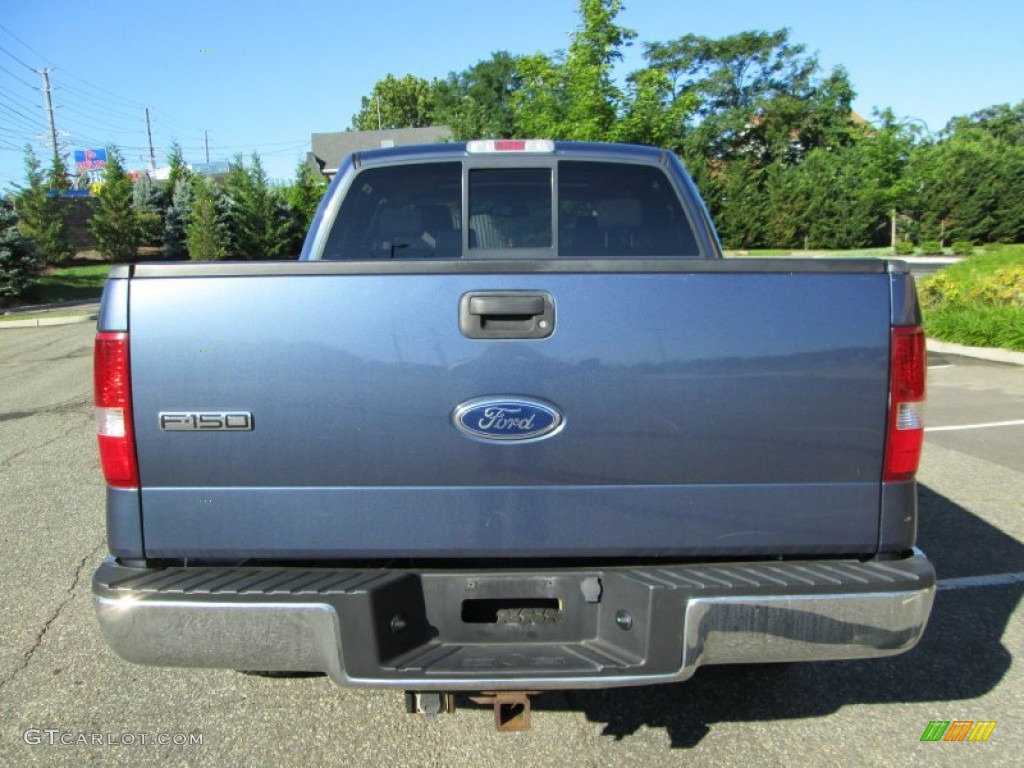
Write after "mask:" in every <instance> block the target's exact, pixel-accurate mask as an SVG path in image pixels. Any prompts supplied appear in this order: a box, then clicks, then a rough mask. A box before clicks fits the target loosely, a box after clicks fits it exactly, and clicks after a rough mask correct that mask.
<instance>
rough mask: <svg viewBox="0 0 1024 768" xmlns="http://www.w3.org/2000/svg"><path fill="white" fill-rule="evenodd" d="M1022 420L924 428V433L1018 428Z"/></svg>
mask: <svg viewBox="0 0 1024 768" xmlns="http://www.w3.org/2000/svg"><path fill="white" fill-rule="evenodd" d="M1021 424H1024V419H1016V420H1015V421H990V422H988V423H987V424H957V425H954V426H950V427H925V428H924V431H925V432H956V431H958V430H961V429H988V428H990V427H1019V426H1020V425H1021Z"/></svg>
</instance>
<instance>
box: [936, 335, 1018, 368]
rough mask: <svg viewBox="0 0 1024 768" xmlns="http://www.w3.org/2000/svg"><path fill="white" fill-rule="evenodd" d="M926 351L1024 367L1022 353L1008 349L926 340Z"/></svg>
mask: <svg viewBox="0 0 1024 768" xmlns="http://www.w3.org/2000/svg"><path fill="white" fill-rule="evenodd" d="M928 351H929V352H938V353H940V354H947V355H959V356H960V357H973V358H974V359H975V360H988V361H990V362H993V363H1006V364H1007V365H1024V352H1013V351H1011V350H1009V349H996V348H992V347H968V346H965V345H963V344H953V343H951V342H948V341H939V340H938V339H928Z"/></svg>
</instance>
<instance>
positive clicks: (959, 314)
mask: <svg viewBox="0 0 1024 768" xmlns="http://www.w3.org/2000/svg"><path fill="white" fill-rule="evenodd" d="M924 325H925V328H926V329H927V332H928V335H929V336H931V337H933V338H936V339H941V340H942V341H951V342H954V343H956V344H966V345H967V346H969V347H1001V348H1002V349H1012V350H1015V351H1017V352H1024V309H1021V308H1020V307H1007V306H1002V307H999V306H986V305H983V304H978V305H975V306H946V307H942V308H940V309H929V310H925V313H924Z"/></svg>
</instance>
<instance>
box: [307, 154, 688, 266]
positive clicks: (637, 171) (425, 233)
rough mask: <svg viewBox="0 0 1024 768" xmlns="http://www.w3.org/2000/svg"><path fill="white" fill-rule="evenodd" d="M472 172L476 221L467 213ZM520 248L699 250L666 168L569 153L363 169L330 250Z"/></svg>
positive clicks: (558, 253) (484, 252)
mask: <svg viewBox="0 0 1024 768" xmlns="http://www.w3.org/2000/svg"><path fill="white" fill-rule="evenodd" d="M556 178H557V183H556V182H555V179H556ZM464 179H465V186H466V190H467V195H468V199H467V201H466V208H465V210H466V212H467V215H468V227H463V222H462V218H463V202H462V194H463V184H464ZM553 193H554V194H555V195H556V199H555V200H554V201H553V200H552V194H553ZM555 244H557V248H555V247H554V246H555ZM516 251H519V252H520V253H522V254H523V255H528V256H531V257H532V256H540V257H545V256H546V255H548V254H549V255H550V257H566V258H626V257H644V256H650V257H664V256H676V257H699V256H700V252H699V248H698V246H697V243H696V239H695V238H694V235H693V230H692V228H691V226H690V222H689V220H688V218H687V216H686V214H685V212H684V210H683V207H682V205H681V203H680V201H679V198H678V196H677V195H676V192H675V190H674V188H673V186H672V184H671V182H670V180H669V179H668V177H667V176H666V175H665V173H664V172H663V171H662V170H661V169H660V168H656V167H652V166H647V165H636V164H630V163H615V162H587V161H571V160H562V161H560V162H559V163H558V164H557V167H554V166H553V164H549V165H547V167H541V168H507V167H506V168H471V169H469V170H468V172H467V173H466V174H465V176H464V174H463V168H462V164H461V162H457V161H456V162H433V163H410V164H406V165H395V166H386V167H379V168H368V169H365V170H363V171H361V172H360V173H359V174H358V175H357V176H356V177H355V179H353V181H352V184H351V186H350V187H349V190H348V192H347V193H346V195H345V199H344V200H343V201H342V204H341V207H340V209H339V211H338V214H337V216H336V218H335V222H334V225H333V227H332V228H331V231H330V233H329V235H328V238H327V243H326V246H325V248H324V253H323V256H322V258H324V259H335V260H337V259H341V260H357V261H358V260H367V259H425V258H427V259H430V258H433V259H458V258H462V257H463V256H464V255H468V256H469V257H472V258H481V257H487V256H489V255H490V256H501V255H502V254H507V255H509V256H514V255H516V253H515V252H516Z"/></svg>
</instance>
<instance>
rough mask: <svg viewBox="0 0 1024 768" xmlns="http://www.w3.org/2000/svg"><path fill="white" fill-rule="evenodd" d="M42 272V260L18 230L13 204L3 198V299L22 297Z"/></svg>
mask: <svg viewBox="0 0 1024 768" xmlns="http://www.w3.org/2000/svg"><path fill="white" fill-rule="evenodd" d="M42 269H43V260H42V258H40V256H39V253H38V252H37V251H36V249H35V247H34V245H33V244H32V241H31V240H28V239H27V238H25V237H24V236H23V235H22V233H21V231H20V230H19V228H18V216H17V214H16V213H15V212H14V207H13V206H12V205H11V201H10V200H8V199H7V198H6V197H0V299H4V298H16V297H18V296H21V295H22V294H23V293H24V292H25V289H26V288H28V287H29V286H31V285H32V283H33V282H35V280H36V278H37V277H38V276H39V274H40V272H42Z"/></svg>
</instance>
